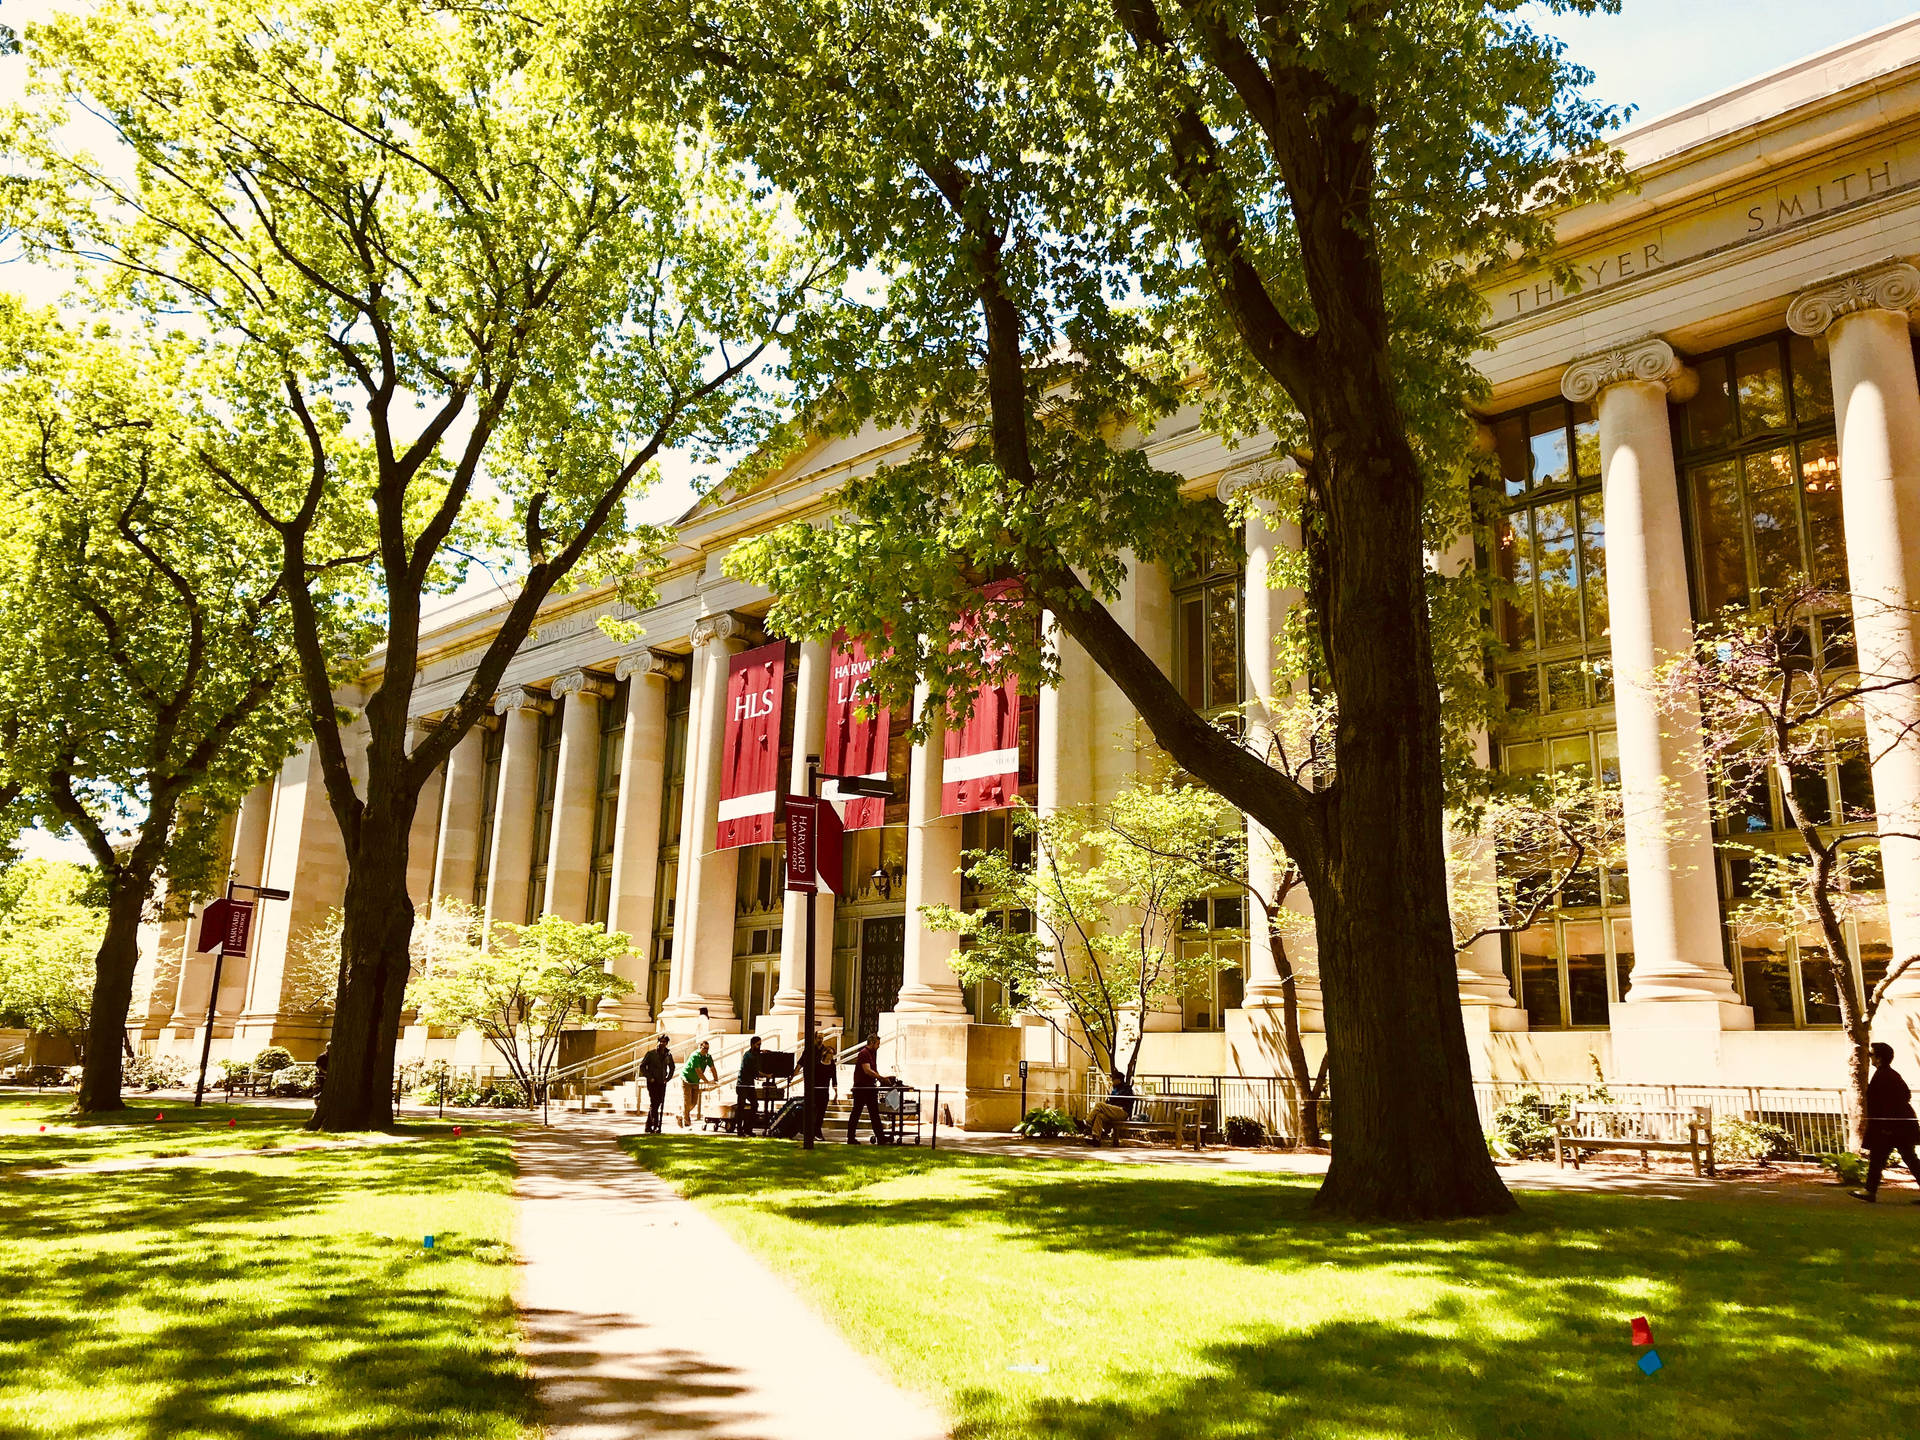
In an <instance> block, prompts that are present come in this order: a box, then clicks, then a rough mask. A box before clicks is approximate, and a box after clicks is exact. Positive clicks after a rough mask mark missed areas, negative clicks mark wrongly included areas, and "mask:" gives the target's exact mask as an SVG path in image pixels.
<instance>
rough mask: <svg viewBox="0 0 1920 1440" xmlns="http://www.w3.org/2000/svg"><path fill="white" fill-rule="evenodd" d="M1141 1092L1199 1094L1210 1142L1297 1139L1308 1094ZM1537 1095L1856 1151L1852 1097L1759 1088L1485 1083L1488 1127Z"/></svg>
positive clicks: (1097, 1093)
mask: <svg viewBox="0 0 1920 1440" xmlns="http://www.w3.org/2000/svg"><path fill="white" fill-rule="evenodd" d="M1133 1085H1134V1089H1135V1090H1137V1091H1138V1092H1139V1093H1140V1094H1143V1095H1192V1096H1195V1097H1196V1098H1199V1099H1200V1100H1201V1101H1202V1102H1203V1103H1202V1106H1201V1110H1202V1121H1203V1124H1204V1125H1205V1127H1206V1129H1207V1132H1208V1134H1209V1135H1212V1136H1217V1135H1218V1133H1219V1130H1220V1127H1221V1126H1222V1125H1223V1124H1224V1123H1225V1122H1226V1121H1227V1120H1228V1119H1230V1118H1231V1117H1233V1116H1235V1115H1245V1116H1249V1117H1250V1118H1252V1119H1255V1120H1258V1121H1259V1122H1260V1123H1261V1124H1262V1125H1263V1126H1265V1127H1266V1130H1267V1133H1268V1134H1269V1135H1273V1136H1277V1137H1284V1138H1286V1139H1295V1138H1297V1137H1298V1136H1299V1134H1300V1129H1301V1126H1300V1099H1301V1096H1300V1092H1299V1088H1298V1087H1297V1086H1295V1085H1294V1083H1293V1082H1292V1080H1290V1079H1288V1078H1287V1077H1285V1076H1258V1075H1136V1076H1134V1078H1133ZM1331 1089H1332V1087H1331V1086H1328V1087H1327V1088H1326V1091H1325V1092H1323V1094H1322V1096H1321V1100H1320V1127H1321V1131H1322V1133H1323V1134H1330V1133H1331V1129H1332V1116H1333V1108H1332V1104H1331V1100H1332V1095H1331ZM1107 1090H1108V1085H1107V1082H1106V1077H1105V1076H1103V1075H1101V1074H1099V1073H1098V1072H1097V1071H1090V1072H1088V1074H1087V1077H1086V1083H1085V1086H1084V1088H1083V1090H1082V1091H1081V1092H1080V1093H1079V1094H1078V1095H1076V1097H1075V1098H1076V1100H1077V1101H1078V1103H1079V1116H1080V1118H1081V1119H1082V1120H1084V1119H1085V1118H1086V1115H1087V1111H1088V1109H1089V1108H1090V1107H1092V1106H1093V1105H1096V1104H1098V1103H1099V1102H1100V1101H1102V1100H1104V1099H1106V1097H1107ZM1529 1091H1531V1092H1532V1093H1533V1094H1536V1095H1538V1096H1539V1097H1540V1098H1541V1099H1543V1100H1545V1101H1546V1102H1547V1103H1548V1104H1550V1105H1551V1104H1556V1103H1558V1102H1559V1101H1561V1100H1568V1101H1572V1102H1576V1103H1582V1102H1583V1103H1597V1102H1600V1101H1602V1100H1610V1101H1611V1103H1613V1104H1616V1105H1637V1106H1642V1107H1644V1108H1646V1109H1649V1110H1670V1111H1678V1110H1686V1109H1690V1108H1692V1107H1693V1106H1696V1105H1704V1106H1706V1107H1708V1108H1709V1109H1711V1110H1712V1111H1713V1113H1714V1114H1715V1115H1717V1116H1724V1115H1731V1116H1738V1117H1739V1118H1741V1119H1743V1120H1757V1121H1761V1122H1763V1123H1765V1124H1768V1125H1777V1126H1779V1127H1780V1128H1781V1129H1782V1130H1784V1131H1786V1132H1787V1134H1788V1135H1789V1136H1791V1137H1792V1139H1793V1144H1794V1148H1795V1150H1796V1151H1797V1152H1798V1153H1799V1154H1800V1155H1802V1156H1813V1155H1822V1154H1828V1153H1831V1152H1834V1151H1841V1150H1846V1149H1849V1148H1850V1145H1851V1142H1850V1139H1849V1136H1850V1134H1851V1127H1850V1118H1849V1117H1850V1115H1851V1113H1852V1112H1851V1109H1850V1103H1849V1099H1848V1095H1847V1092H1846V1091H1844V1090H1837V1089H1836V1090H1825V1089H1816V1088H1810V1087H1792V1086H1759V1085H1748V1086H1741V1085H1630V1084H1622V1083H1607V1084H1604V1085H1602V1084H1600V1083H1598V1082H1573V1083H1565V1084H1562V1083H1557V1082H1554V1081H1534V1080H1482V1081H1476V1082H1475V1084H1474V1087H1473V1098H1474V1104H1475V1107H1476V1108H1477V1109H1478V1111H1479V1115H1480V1128H1481V1129H1482V1130H1490V1129H1491V1128H1492V1127H1493V1115H1494V1112H1495V1111H1496V1110H1498V1109H1499V1108H1500V1107H1501V1106H1502V1105H1505V1104H1506V1103H1507V1102H1508V1101H1510V1100H1512V1099H1514V1098H1515V1097H1516V1096H1518V1095H1521V1094H1524V1093H1526V1092H1529Z"/></svg>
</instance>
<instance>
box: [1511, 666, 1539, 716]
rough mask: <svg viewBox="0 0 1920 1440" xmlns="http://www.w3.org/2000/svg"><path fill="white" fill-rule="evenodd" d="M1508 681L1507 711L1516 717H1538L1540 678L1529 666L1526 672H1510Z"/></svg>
mask: <svg viewBox="0 0 1920 1440" xmlns="http://www.w3.org/2000/svg"><path fill="white" fill-rule="evenodd" d="M1506 681H1507V709H1509V710H1511V711H1512V712H1513V713H1514V714H1516V715H1538V714H1539V713H1540V678H1539V676H1538V674H1537V673H1536V672H1535V671H1534V668H1533V667H1532V666H1531V665H1529V666H1528V667H1527V668H1526V669H1524V670H1513V671H1509V672H1508V674H1507V677H1506Z"/></svg>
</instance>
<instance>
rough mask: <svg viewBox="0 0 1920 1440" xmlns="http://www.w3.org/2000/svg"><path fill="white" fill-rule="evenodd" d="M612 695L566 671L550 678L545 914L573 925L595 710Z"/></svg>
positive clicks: (580, 905) (594, 777)
mask: <svg viewBox="0 0 1920 1440" xmlns="http://www.w3.org/2000/svg"><path fill="white" fill-rule="evenodd" d="M612 693H613V686H611V685H609V684H608V683H607V682H606V681H605V680H602V679H601V678H600V677H599V676H597V675H590V674H588V673H587V672H586V671H585V670H569V671H568V672H567V673H566V674H564V675H561V676H558V677H556V678H555V680H554V682H553V686H552V694H553V698H554V699H555V700H556V701H557V700H559V699H560V697H561V696H563V695H564V696H566V697H567V701H566V705H565V708H563V709H562V710H561V712H560V764H559V766H558V773H557V774H556V776H555V777H554V785H553V824H552V826H551V827H550V828H549V831H548V836H547V907H546V908H547V913H548V914H549V915H558V916H559V917H560V918H561V919H562V920H571V921H573V922H574V923H575V924H579V923H580V922H582V921H584V920H585V919H586V918H587V891H588V889H589V888H590V886H591V884H592V879H593V812H594V802H595V800H596V798H597V796H598V793H599V789H600V706H601V705H602V704H603V703H604V702H605V701H606V699H607V697H608V696H610V695H611V694H612Z"/></svg>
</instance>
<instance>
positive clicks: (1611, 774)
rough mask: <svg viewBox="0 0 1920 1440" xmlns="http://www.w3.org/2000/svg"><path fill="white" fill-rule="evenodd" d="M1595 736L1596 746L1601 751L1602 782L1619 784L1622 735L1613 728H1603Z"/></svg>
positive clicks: (1613, 784)
mask: <svg viewBox="0 0 1920 1440" xmlns="http://www.w3.org/2000/svg"><path fill="white" fill-rule="evenodd" d="M1593 738H1594V748H1595V749H1597V750H1598V751H1599V752H1600V783H1601V784H1602V785H1608V786H1618V785H1619V783H1620V737H1619V736H1618V735H1616V734H1614V732H1613V731H1611V730H1602V731H1601V732H1600V733H1599V734H1598V735H1596V736H1594V737H1593Z"/></svg>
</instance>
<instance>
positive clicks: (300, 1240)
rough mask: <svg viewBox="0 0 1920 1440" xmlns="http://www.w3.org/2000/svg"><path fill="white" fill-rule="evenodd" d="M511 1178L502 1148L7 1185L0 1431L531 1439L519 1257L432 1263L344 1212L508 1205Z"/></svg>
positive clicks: (277, 1439) (455, 1249) (266, 1439)
mask: <svg viewBox="0 0 1920 1440" xmlns="http://www.w3.org/2000/svg"><path fill="white" fill-rule="evenodd" d="M510 1166H511V1162H510V1159H509V1156H508V1152H507V1147H506V1144H505V1143H504V1141H501V1142H498V1143H493V1142H481V1143H478V1144H474V1145H470V1146H466V1147H464V1148H462V1149H461V1150H460V1151H459V1152H458V1153H454V1152H452V1151H451V1149H450V1147H438V1148H437V1149H428V1148H426V1147H422V1149H421V1150H420V1151H419V1152H413V1151H410V1150H406V1149H401V1148H396V1149H394V1150H391V1151H377V1152H375V1151H362V1152H351V1153H343V1152H334V1153H332V1154H328V1155H324V1156H322V1155H308V1156H289V1157H287V1158H286V1160H285V1161H284V1162H282V1163H279V1164H276V1165H275V1166H274V1168H273V1169H272V1170H271V1171H260V1170H252V1169H243V1168H226V1167H214V1166H196V1167H191V1168H180V1169H169V1170H155V1171H147V1172H137V1173H136V1172H127V1173H115V1174H101V1175H87V1176H75V1177H72V1178H67V1177H49V1178H46V1179H41V1180H35V1181H19V1182H14V1183H12V1184H10V1185H9V1186H8V1187H7V1188H6V1189H5V1190H4V1191H0V1227H4V1230H5V1233H6V1234H7V1236H8V1243H7V1244H6V1245H4V1246H0V1293H5V1294H6V1295H8V1297H9V1301H8V1303H7V1305H5V1306H4V1307H0V1433H5V1434H26V1435H35V1436H40V1435H45V1436H55V1435H57V1436H70V1435H71V1436H82V1435H86V1436H95V1435H102V1436H104V1435H112V1436H114V1437H123V1436H125V1437H139V1440H149V1437H151V1440H159V1437H175V1436H195V1437H200V1436H221V1437H226V1436H232V1437H247V1440H282V1437H284V1440H296V1437H300V1440H304V1437H315V1436H345V1435H354V1436H424V1435H435V1436H439V1435H473V1436H500V1437H509V1436H518V1435H520V1434H522V1433H523V1430H524V1426H525V1424H526V1422H527V1420H528V1417H529V1415H530V1402H529V1395H528V1389H527V1386H526V1382H525V1378H524V1374H523V1371H522V1369H521V1366H520V1363H519V1360H518V1358H517V1355H516V1353H515V1347H514V1331H513V1324H512V1313H511V1308H510V1305H509V1303H508V1300H507V1298H506V1293H505V1292H506V1285H505V1283H504V1268H503V1267H505V1266H506V1265H507V1264H508V1263H510V1261H511V1253H510V1251H509V1249H508V1247H507V1246H506V1245H504V1244H502V1243H500V1242H498V1241H495V1240H490V1239H486V1238H478V1237H472V1236H462V1235H458V1234H449V1235H447V1236H445V1237H440V1236H436V1248H435V1249H434V1250H433V1251H432V1252H428V1251H425V1250H424V1249H423V1248H422V1245H421V1240H420V1237H418V1236H412V1235H409V1236H389V1235H380V1234H375V1233H372V1231H371V1230H370V1229H361V1228H359V1227H358V1225H357V1224H356V1221H357V1219H358V1217H357V1216H356V1215H355V1213H354V1211H353V1209H352V1208H351V1205H352V1203H353V1202H358V1201H360V1200H362V1199H365V1200H367V1201H369V1202H377V1201H379V1200H380V1199H381V1198H382V1197H386V1196H399V1195H418V1194H425V1195H428V1196H432V1195H435V1194H442V1193H444V1194H450V1195H451V1194H453V1193H455V1192H458V1191H460V1190H461V1189H462V1188H463V1184H470V1183H471V1181H470V1179H468V1178H466V1177H463V1172H467V1175H468V1176H470V1174H471V1172H472V1171H474V1170H477V1171H478V1172H480V1173H481V1174H482V1175H483V1176H485V1177H486V1178H485V1179H484V1180H483V1181H482V1183H481V1188H483V1189H485V1190H489V1191H492V1192H494V1193H496V1194H497V1193H498V1192H499V1191H500V1190H501V1189H502V1188H503V1184H504V1180H503V1177H504V1176H505V1175H506V1174H507V1173H508V1172H509V1170H510ZM343 1201H346V1202H348V1207H349V1208H345V1209H341V1210H340V1213H339V1214H338V1216H337V1217H335V1216H323V1215H322V1214H321V1213H320V1212H323V1211H329V1210H335V1209H337V1208H339V1207H341V1205H342V1202H343ZM336 1218H337V1228H335V1227H334V1225H333V1223H332V1222H334V1221H335V1220H336ZM17 1418H24V1420H25V1422H26V1424H25V1428H24V1429H18V1430H16V1429H11V1428H9V1424H8V1421H9V1420H13V1419H17Z"/></svg>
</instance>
